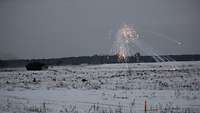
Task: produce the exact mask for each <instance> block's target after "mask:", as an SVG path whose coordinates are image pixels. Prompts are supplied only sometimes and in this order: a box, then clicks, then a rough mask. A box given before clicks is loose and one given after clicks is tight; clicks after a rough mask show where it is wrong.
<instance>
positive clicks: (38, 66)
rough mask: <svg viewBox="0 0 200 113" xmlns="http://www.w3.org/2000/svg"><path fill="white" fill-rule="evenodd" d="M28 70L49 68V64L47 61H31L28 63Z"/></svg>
mask: <svg viewBox="0 0 200 113" xmlns="http://www.w3.org/2000/svg"><path fill="white" fill-rule="evenodd" d="M26 69H27V70H45V69H48V66H47V65H46V64H45V63H41V62H31V63H28V64H27V65H26Z"/></svg>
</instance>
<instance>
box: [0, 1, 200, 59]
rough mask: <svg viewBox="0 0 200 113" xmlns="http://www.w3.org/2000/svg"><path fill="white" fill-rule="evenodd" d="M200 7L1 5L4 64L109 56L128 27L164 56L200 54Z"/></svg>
mask: <svg viewBox="0 0 200 113" xmlns="http://www.w3.org/2000/svg"><path fill="white" fill-rule="evenodd" d="M199 6H200V1H199V0H1V1H0V58H8V59H9V58H10V59H11V58H52V57H68V56H83V55H93V54H109V52H110V49H111V47H112V43H113V40H114V33H115V32H116V30H117V28H118V27H119V26H120V25H121V24H122V23H123V22H126V23H129V24H134V25H135V26H136V27H137V28H138V32H140V33H142V35H143V36H144V40H145V42H146V43H148V44H150V45H152V46H153V47H154V48H156V49H158V50H159V51H160V52H161V53H160V54H190V53H197V54H200V46H199V43H200V21H199V20H200V12H199V11H200V8H199ZM145 31H152V32H157V33H162V34H165V35H166V36H168V37H171V38H172V39H173V40H179V41H181V42H183V45H182V46H181V47H180V46H177V45H176V44H174V43H172V42H170V41H168V40H165V39H163V38H158V37H157V38H155V37H156V36H154V35H153V34H151V33H148V32H145ZM109 36H111V37H112V38H108V37H109Z"/></svg>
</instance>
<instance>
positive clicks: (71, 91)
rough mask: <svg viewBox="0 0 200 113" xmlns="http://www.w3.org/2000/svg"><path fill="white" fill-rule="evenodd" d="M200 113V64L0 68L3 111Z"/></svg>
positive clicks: (9, 112)
mask: <svg viewBox="0 0 200 113" xmlns="http://www.w3.org/2000/svg"><path fill="white" fill-rule="evenodd" d="M145 100H146V102H147V113H200V62H168V63H141V64H104V65H80V66H57V67H50V68H49V69H48V70H45V71H26V70H25V69H23V68H9V69H0V112H1V113H144V103H145Z"/></svg>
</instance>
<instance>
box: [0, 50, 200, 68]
mask: <svg viewBox="0 0 200 113" xmlns="http://www.w3.org/2000/svg"><path fill="white" fill-rule="evenodd" d="M160 57H162V58H163V59H164V60H165V61H168V60H167V58H171V59H174V60H175V61H200V55H162V56H160ZM30 62H41V63H45V64H46V65H49V66H62V65H80V64H112V63H123V61H119V59H118V57H117V55H94V56H80V57H66V58H49V59H30V60H27V59H26V60H25V59H20V60H0V68H7V67H24V66H25V65H26V64H28V63H30ZM146 62H155V59H154V58H153V57H152V56H140V54H139V53H137V54H136V55H135V56H129V57H128V60H127V61H126V63H146Z"/></svg>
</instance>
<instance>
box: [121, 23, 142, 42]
mask: <svg viewBox="0 0 200 113" xmlns="http://www.w3.org/2000/svg"><path fill="white" fill-rule="evenodd" d="M119 35H120V38H122V39H124V40H125V42H127V43H128V42H129V41H130V40H135V39H137V38H139V35H138V33H137V32H136V30H135V28H134V27H133V26H130V25H127V24H124V25H123V26H122V27H121V29H119Z"/></svg>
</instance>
